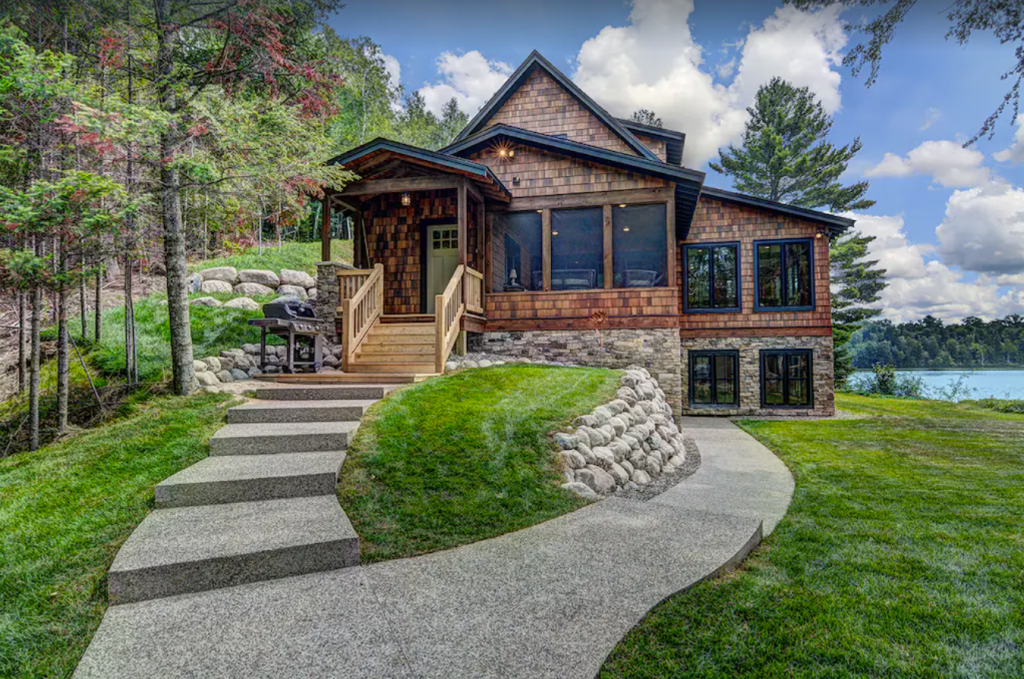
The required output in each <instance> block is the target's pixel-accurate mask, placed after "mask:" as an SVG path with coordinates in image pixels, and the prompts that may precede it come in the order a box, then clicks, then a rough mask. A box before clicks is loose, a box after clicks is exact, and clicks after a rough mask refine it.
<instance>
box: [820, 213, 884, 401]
mask: <svg viewBox="0 0 1024 679" xmlns="http://www.w3.org/2000/svg"><path fill="white" fill-rule="evenodd" d="M873 240H875V237H874V236H864V235H862V234H861V233H859V232H856V231H854V232H851V233H848V234H845V235H844V236H842V237H840V238H839V239H837V240H836V241H834V242H833V243H832V245H831V247H830V252H829V261H830V263H831V266H832V272H831V281H832V339H833V343H834V345H835V349H834V352H835V353H834V356H835V360H834V366H835V383H836V384H837V385H842V384H844V383H845V382H846V379H847V378H848V377H849V376H850V375H851V374H852V373H853V370H854V367H853V356H852V355H851V354H850V352H849V351H848V350H847V348H846V343H847V342H849V341H850V337H851V336H852V335H853V333H854V332H856V331H857V330H858V329H859V328H860V327H861V326H862V325H864V323H866V322H867V321H869V320H871V319H872V318H874V317H876V316H878V314H880V313H881V309H878V308H877V307H873V306H872V305H874V304H876V303H877V302H878V300H879V298H880V295H881V292H882V290H884V289H885V286H886V285H887V283H886V281H885V269H879V268H877V266H878V260H869V259H867V256H868V245H869V244H870V243H871V242H872V241H873Z"/></svg>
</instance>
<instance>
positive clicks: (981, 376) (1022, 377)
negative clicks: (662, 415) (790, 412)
mask: <svg viewBox="0 0 1024 679" xmlns="http://www.w3.org/2000/svg"><path fill="white" fill-rule="evenodd" d="M897 372H900V373H903V374H909V375H915V376H917V377H920V378H921V379H922V380H923V381H924V384H925V387H926V389H927V396H929V397H930V398H943V397H944V393H946V394H948V392H949V390H950V387H951V385H952V384H953V383H955V382H956V381H957V380H960V379H962V380H963V382H962V383H963V385H964V386H965V387H966V388H967V389H969V390H970V395H964V396H961V397H960V398H961V399H966V398H989V397H992V398H1010V399H1024V370H899V371H897ZM860 374H863V373H857V375H860ZM851 379H856V375H854V377H852V378H851Z"/></svg>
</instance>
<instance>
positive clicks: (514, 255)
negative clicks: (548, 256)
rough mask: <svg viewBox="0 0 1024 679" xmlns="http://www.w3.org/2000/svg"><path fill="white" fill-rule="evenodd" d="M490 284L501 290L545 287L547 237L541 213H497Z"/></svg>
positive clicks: (493, 236)
mask: <svg viewBox="0 0 1024 679" xmlns="http://www.w3.org/2000/svg"><path fill="white" fill-rule="evenodd" d="M493 229H494V231H493V233H492V237H491V242H492V244H493V245H492V247H493V252H492V255H493V256H492V258H491V261H492V262H493V264H492V266H493V271H492V278H491V285H492V288H493V289H494V290H495V291H499V292H522V291H523V290H543V289H544V286H543V282H544V281H543V279H544V258H543V248H544V238H543V234H542V227H541V216H540V213H538V212H536V211H534V210H531V211H529V212H508V213H498V214H495V215H494V222H493Z"/></svg>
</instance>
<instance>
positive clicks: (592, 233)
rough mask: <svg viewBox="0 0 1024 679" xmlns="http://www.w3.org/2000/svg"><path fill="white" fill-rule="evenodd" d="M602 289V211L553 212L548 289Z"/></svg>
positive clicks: (581, 209) (601, 209) (597, 208)
mask: <svg viewBox="0 0 1024 679" xmlns="http://www.w3.org/2000/svg"><path fill="white" fill-rule="evenodd" d="M603 287H604V210H603V208H600V207H592V208H590V207H588V208H580V209H572V210H552V211H551V289H552V290H594V289H597V288H603ZM531 289H537V288H531Z"/></svg>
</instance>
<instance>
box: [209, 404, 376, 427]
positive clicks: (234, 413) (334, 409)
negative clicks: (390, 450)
mask: <svg viewBox="0 0 1024 679" xmlns="http://www.w3.org/2000/svg"><path fill="white" fill-rule="evenodd" d="M376 402H377V401H376V400H375V399H365V400H338V401H331V400H323V399H315V400H308V401H251V402H249V403H246V404H244V405H240V406H235V407H234V408H229V409H228V424H267V423H274V422H277V423H284V422H358V421H359V418H361V417H362V416H363V413H365V412H366V409H367V408H369V407H370V406H371V405H373V404H374V403H376Z"/></svg>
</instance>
